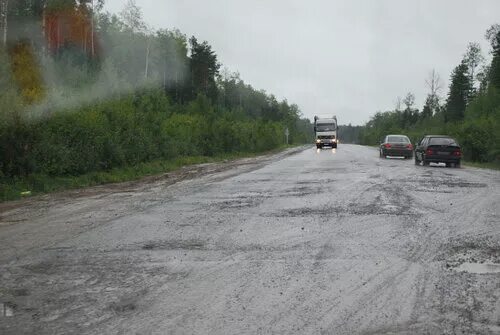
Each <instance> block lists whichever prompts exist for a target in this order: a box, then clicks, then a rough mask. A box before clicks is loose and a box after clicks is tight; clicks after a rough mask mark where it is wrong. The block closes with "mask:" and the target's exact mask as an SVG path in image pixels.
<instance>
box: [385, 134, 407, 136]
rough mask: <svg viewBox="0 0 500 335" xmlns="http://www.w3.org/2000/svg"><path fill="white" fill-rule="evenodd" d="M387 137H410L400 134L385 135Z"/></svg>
mask: <svg viewBox="0 0 500 335" xmlns="http://www.w3.org/2000/svg"><path fill="white" fill-rule="evenodd" d="M385 136H386V137H387V136H403V137H408V136H406V135H400V134H389V135H385Z"/></svg>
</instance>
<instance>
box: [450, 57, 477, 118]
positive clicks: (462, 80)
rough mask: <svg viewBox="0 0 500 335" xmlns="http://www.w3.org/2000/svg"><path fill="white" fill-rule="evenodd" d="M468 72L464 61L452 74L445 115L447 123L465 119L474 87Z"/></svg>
mask: <svg viewBox="0 0 500 335" xmlns="http://www.w3.org/2000/svg"><path fill="white" fill-rule="evenodd" d="M468 72H469V67H468V65H467V63H466V62H465V61H462V62H461V63H460V65H458V66H457V67H456V68H455V69H454V70H453V72H452V74H451V84H450V91H449V93H448V99H447V100H446V111H445V114H444V118H445V122H453V121H459V120H462V119H463V118H464V114H465V108H466V107H467V102H468V99H469V94H470V91H471V86H472V83H471V82H470V77H469V75H468Z"/></svg>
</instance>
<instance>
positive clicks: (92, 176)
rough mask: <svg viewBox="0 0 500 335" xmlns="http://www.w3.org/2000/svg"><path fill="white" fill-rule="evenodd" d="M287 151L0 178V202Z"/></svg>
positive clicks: (232, 154)
mask: <svg viewBox="0 0 500 335" xmlns="http://www.w3.org/2000/svg"><path fill="white" fill-rule="evenodd" d="M291 147H293V146H282V147H280V148H278V149H274V150H271V151H267V152H260V153H231V154H222V155H217V156H213V157H206V156H195V157H179V158H176V159H172V160H156V161H151V162H146V163H140V164H138V165H134V166H127V167H123V168H116V169H112V170H109V171H96V172H90V173H87V174H83V175H80V176H48V175H44V174H32V175H29V176H27V177H25V178H14V179H8V178H5V177H4V178H0V202H3V201H10V200H17V199H20V198H22V197H23V195H22V193H23V192H30V193H29V195H25V196H33V195H38V194H44V193H52V192H57V191H63V190H71V189H79V188H84V187H89V186H96V185H103V184H110V183H120V182H125V181H133V180H138V179H141V178H143V177H147V176H153V175H159V174H162V173H167V172H171V171H175V170H177V169H180V168H182V167H184V166H189V165H196V164H203V163H214V162H220V161H225V160H234V159H238V158H245V157H256V156H260V155H264V154H269V153H275V152H279V151H281V150H284V149H286V148H291Z"/></svg>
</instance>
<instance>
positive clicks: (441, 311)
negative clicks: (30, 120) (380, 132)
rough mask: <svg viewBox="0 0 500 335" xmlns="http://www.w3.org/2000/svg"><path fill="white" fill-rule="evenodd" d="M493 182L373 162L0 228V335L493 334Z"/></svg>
mask: <svg viewBox="0 0 500 335" xmlns="http://www.w3.org/2000/svg"><path fill="white" fill-rule="evenodd" d="M499 205H500V172H498V171H491V170H480V169H473V168H461V169H454V168H444V167H439V166H430V167H422V166H415V165H414V163H413V161H412V160H403V159H380V158H379V157H378V152H377V150H376V149H374V148H368V147H361V146H354V145H341V146H339V149H337V150H329V149H327V150H320V151H318V150H316V149H312V148H310V147H307V148H305V150H303V151H299V152H298V153H295V154H293V155H291V154H290V153H289V154H280V155H276V156H273V157H271V158H269V157H268V158H266V159H265V160H262V161H259V160H258V159H255V160H253V161H250V162H249V163H248V164H242V165H238V166H235V167H234V168H231V169H228V170H222V171H216V172H214V173H209V174H208V175H205V176H201V177H199V178H194V179H190V180H184V181H181V182H178V183H176V184H174V185H167V184H164V183H162V181H161V180H160V181H157V182H155V183H152V184H148V185H143V186H142V187H137V188H134V189H131V190H122V191H114V192H108V193H99V192H98V193H97V194H90V195H88V196H83V197H81V196H80V197H70V196H66V197H65V196H57V197H52V196H48V197H43V198H42V199H41V200H39V201H33V202H28V203H26V204H25V205H23V206H13V207H12V208H8V209H7V210H5V208H4V211H3V212H0V333H1V334H499V333H500V269H499V267H500V209H499Z"/></svg>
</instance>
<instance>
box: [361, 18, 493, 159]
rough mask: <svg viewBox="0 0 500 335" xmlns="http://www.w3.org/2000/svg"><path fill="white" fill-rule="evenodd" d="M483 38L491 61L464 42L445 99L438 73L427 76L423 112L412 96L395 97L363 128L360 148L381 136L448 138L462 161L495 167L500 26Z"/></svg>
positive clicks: (479, 49) (488, 31)
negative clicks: (392, 103)
mask: <svg viewBox="0 0 500 335" xmlns="http://www.w3.org/2000/svg"><path fill="white" fill-rule="evenodd" d="M485 38H486V39H487V40H488V41H489V44H490V45H491V50H490V51H489V52H490V57H486V56H485V53H484V52H483V51H482V50H481V47H480V45H479V43H474V42H473V43H469V45H468V47H467V49H466V50H465V52H464V55H463V58H462V60H461V62H460V64H458V65H456V67H455V68H454V70H453V71H452V73H451V75H450V84H449V88H448V93H447V95H446V96H445V97H443V96H441V94H442V90H443V87H442V81H441V78H440V76H439V74H438V73H436V71H431V72H430V73H429V75H428V77H427V79H426V80H425V83H426V85H427V87H428V89H429V93H428V95H427V97H426V100H425V104H424V106H423V108H422V110H421V111H420V110H418V109H417V108H416V107H415V96H414V95H413V94H412V93H411V92H410V93H408V94H407V95H406V96H405V97H404V98H397V103H396V106H395V108H394V109H393V110H390V111H386V112H378V113H376V114H375V115H374V116H373V117H372V118H371V119H370V121H369V122H367V123H366V124H365V125H364V126H363V127H362V129H361V131H360V132H359V143H362V144H366V145H375V144H378V143H379V141H380V140H381V139H382V138H383V137H384V136H385V135H386V134H406V135H408V136H409V137H410V138H411V140H412V142H413V143H416V142H417V141H418V140H419V139H421V138H422V137H423V136H424V135H427V134H434V135H438V134H440V135H450V136H453V137H455V138H456V140H457V141H458V142H459V144H460V145H461V146H462V149H463V152H464V158H465V159H466V160H467V161H469V162H479V163H490V164H493V166H497V167H498V166H500V25H498V24H495V25H492V26H491V27H490V28H489V29H488V30H487V31H486V32H485ZM488 58H490V59H491V60H490V61H487V59H488Z"/></svg>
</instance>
